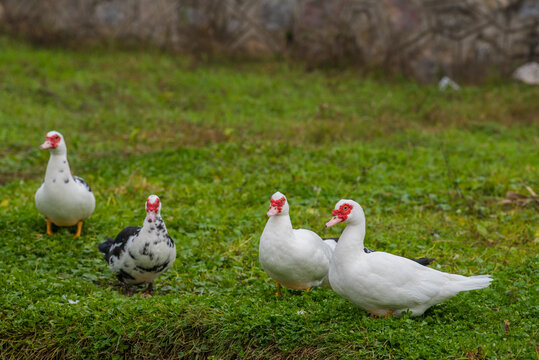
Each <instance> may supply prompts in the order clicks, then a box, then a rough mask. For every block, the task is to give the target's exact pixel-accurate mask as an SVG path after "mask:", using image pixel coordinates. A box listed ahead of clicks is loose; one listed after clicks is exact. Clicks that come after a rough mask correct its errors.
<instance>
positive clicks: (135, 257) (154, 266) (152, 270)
mask: <svg viewBox="0 0 539 360" xmlns="http://www.w3.org/2000/svg"><path fill="white" fill-rule="evenodd" d="M146 212H147V214H146V218H145V219H144V224H143V225H142V227H138V226H129V227H126V228H125V229H123V230H122V231H121V232H120V233H119V234H118V235H117V236H116V238H115V239H113V238H108V239H107V241H105V242H104V243H102V244H100V245H99V251H101V252H102V253H103V254H105V260H106V261H107V263H108V264H109V267H110V270H111V271H112V272H114V273H117V274H118V280H120V281H121V282H122V283H124V284H126V285H128V284H142V283H147V284H148V288H147V289H146V290H145V291H144V294H152V293H153V281H154V280H155V279H156V278H157V277H158V276H159V275H161V274H162V273H164V272H165V271H167V270H168V269H169V268H170V267H171V266H172V264H173V263H174V260H176V245H175V244H174V240H173V239H172V238H171V237H170V235H169V234H168V232H167V228H166V226H165V222H164V221H163V218H162V217H161V200H160V199H159V197H158V196H157V195H150V196H149V197H148V199H147V200H146Z"/></svg>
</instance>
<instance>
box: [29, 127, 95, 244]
mask: <svg viewBox="0 0 539 360" xmlns="http://www.w3.org/2000/svg"><path fill="white" fill-rule="evenodd" d="M39 148H40V149H44V150H48V151H49V153H50V158H49V163H48V165H47V170H46V172H45V180H44V181H43V184H41V186H40V187H39V189H38V190H37V192H36V195H35V203H36V208H37V209H38V211H39V212H40V213H42V214H43V215H44V216H45V219H46V220H47V234H48V235H52V234H53V233H52V224H55V225H57V226H74V225H77V232H76V234H75V237H79V236H80V235H81V229H82V223H83V221H84V220H85V219H87V218H88V217H89V216H90V215H92V213H93V212H94V209H95V197H94V194H93V193H92V189H91V188H90V186H89V185H88V183H87V182H86V181H84V179H82V178H80V177H77V176H73V175H71V169H70V168H69V163H68V161H67V148H66V144H65V141H64V137H63V136H62V134H60V133H59V132H57V131H49V132H48V133H47V135H46V136H45V142H44V143H43V144H41V146H40V147H39Z"/></svg>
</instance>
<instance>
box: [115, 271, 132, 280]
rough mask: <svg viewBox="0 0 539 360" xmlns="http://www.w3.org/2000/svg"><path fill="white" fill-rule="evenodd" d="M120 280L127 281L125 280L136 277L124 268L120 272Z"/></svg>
mask: <svg viewBox="0 0 539 360" xmlns="http://www.w3.org/2000/svg"><path fill="white" fill-rule="evenodd" d="M118 280H120V281H121V282H125V280H135V278H134V277H133V276H132V275H131V274H130V273H128V272H127V271H125V270H124V269H120V272H118Z"/></svg>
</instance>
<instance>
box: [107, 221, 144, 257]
mask: <svg viewBox="0 0 539 360" xmlns="http://www.w3.org/2000/svg"><path fill="white" fill-rule="evenodd" d="M140 230H141V228H140V227H138V226H128V227H126V228H125V229H123V230H122V231H120V233H119V234H118V235H116V239H114V240H112V238H109V239H108V240H107V241H105V242H104V243H103V244H101V245H99V251H101V252H102V253H104V254H105V260H107V262H109V259H110V257H111V256H116V257H117V258H119V257H120V254H121V253H123V252H124V248H125V244H126V243H127V240H129V238H130V237H132V236H136V235H138V234H139V232H140ZM112 247H114V249H112V250H111V248H112ZM101 249H103V250H101Z"/></svg>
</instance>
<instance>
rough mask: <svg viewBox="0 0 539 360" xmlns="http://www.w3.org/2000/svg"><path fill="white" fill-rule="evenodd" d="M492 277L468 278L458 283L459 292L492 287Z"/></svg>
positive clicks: (478, 276) (477, 276)
mask: <svg viewBox="0 0 539 360" xmlns="http://www.w3.org/2000/svg"><path fill="white" fill-rule="evenodd" d="M491 281H492V278H491V277H490V275H476V276H470V277H467V278H465V279H463V280H461V281H459V282H458V287H459V291H467V290H477V289H483V288H486V287H488V286H489V285H490V282H491Z"/></svg>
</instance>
